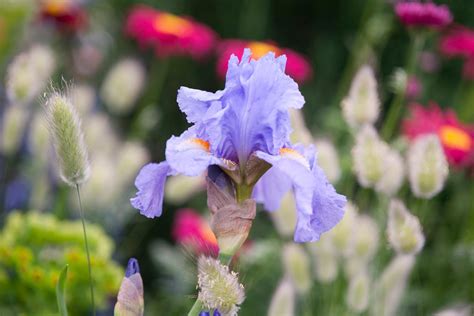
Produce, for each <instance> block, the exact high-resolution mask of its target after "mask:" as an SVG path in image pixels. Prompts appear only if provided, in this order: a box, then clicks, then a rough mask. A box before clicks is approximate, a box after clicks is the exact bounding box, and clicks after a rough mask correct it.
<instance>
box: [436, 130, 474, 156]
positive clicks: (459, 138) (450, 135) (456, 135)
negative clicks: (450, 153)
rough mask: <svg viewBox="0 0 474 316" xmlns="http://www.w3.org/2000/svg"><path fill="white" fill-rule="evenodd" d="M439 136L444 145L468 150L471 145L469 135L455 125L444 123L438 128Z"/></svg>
mask: <svg viewBox="0 0 474 316" xmlns="http://www.w3.org/2000/svg"><path fill="white" fill-rule="evenodd" d="M439 137H440V139H441V142H442V143H443V145H444V146H446V147H448V148H451V149H457V150H461V151H465V152H468V151H469V150H470V149H471V146H472V140H471V137H470V135H469V134H468V133H467V132H466V131H464V130H462V129H460V128H457V127H455V126H451V125H444V126H442V127H441V128H440V130H439Z"/></svg>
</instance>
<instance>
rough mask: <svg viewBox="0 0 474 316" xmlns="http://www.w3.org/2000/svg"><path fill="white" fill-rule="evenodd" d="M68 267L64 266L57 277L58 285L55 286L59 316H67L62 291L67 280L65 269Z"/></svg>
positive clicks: (64, 292) (63, 292)
mask: <svg viewBox="0 0 474 316" xmlns="http://www.w3.org/2000/svg"><path fill="white" fill-rule="evenodd" d="M68 267H69V265H67V264H66V265H65V266H64V269H63V271H61V274H60V275H59V280H58V284H57V285H56V299H57V300H58V309H59V315H61V316H67V306H66V297H65V294H66V291H65V290H64V284H65V282H66V278H67V269H68Z"/></svg>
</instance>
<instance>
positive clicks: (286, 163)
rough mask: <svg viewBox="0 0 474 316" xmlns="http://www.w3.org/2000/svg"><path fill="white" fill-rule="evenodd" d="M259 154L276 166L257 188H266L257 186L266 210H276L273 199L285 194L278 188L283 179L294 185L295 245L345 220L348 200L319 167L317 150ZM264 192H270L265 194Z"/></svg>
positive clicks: (316, 237) (313, 238) (314, 239)
mask: <svg viewBox="0 0 474 316" xmlns="http://www.w3.org/2000/svg"><path fill="white" fill-rule="evenodd" d="M297 148H298V149H299V147H297ZM256 154H257V156H258V157H259V158H261V159H263V160H265V161H267V162H268V163H270V164H272V165H273V167H272V168H271V169H270V170H269V171H268V172H267V173H266V174H265V175H263V177H262V178H261V179H260V181H259V183H257V186H260V185H262V186H263V185H264V186H265V188H263V187H257V194H256V197H257V198H259V200H262V197H263V202H264V204H265V206H266V207H267V206H270V207H271V209H270V210H272V209H274V207H275V205H277V204H275V202H274V201H271V200H275V196H278V197H279V198H280V199H281V197H282V196H283V195H284V193H286V192H282V190H281V188H279V182H281V178H282V177H285V176H286V177H287V178H288V179H290V180H291V182H292V185H293V191H294V194H295V200H296V208H297V211H298V219H297V224H296V229H295V236H294V240H295V241H296V242H309V241H316V240H318V239H319V238H320V235H321V234H322V233H324V232H326V231H328V230H330V229H331V228H332V227H334V226H335V225H336V224H337V223H338V222H339V221H340V220H341V219H342V217H343V216H344V206H345V203H346V198H345V197H344V196H343V195H340V194H338V193H337V192H336V190H335V189H334V187H333V186H332V185H331V184H330V183H329V181H328V180H327V178H326V176H325V175H324V172H323V171H322V169H321V168H320V167H319V166H318V164H317V162H316V152H315V150H314V148H312V147H309V148H307V149H306V150H305V151H304V152H299V151H298V150H296V149H292V148H287V149H286V148H285V149H284V150H282V151H281V153H280V155H278V156H272V155H268V154H266V153H263V152H257V153H256ZM272 169H273V171H272ZM270 171H272V172H271V173H270ZM262 190H265V191H264V192H270V193H268V194H266V195H265V194H262ZM271 193H273V195H272V194H271ZM276 194H278V195H276ZM279 203H280V201H278V205H279Z"/></svg>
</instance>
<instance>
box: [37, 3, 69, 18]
mask: <svg viewBox="0 0 474 316" xmlns="http://www.w3.org/2000/svg"><path fill="white" fill-rule="evenodd" d="M70 6H71V0H44V1H43V11H44V12H46V13H47V14H49V15H52V16H57V15H60V14H64V13H65V12H67V11H68V9H69V8H70Z"/></svg>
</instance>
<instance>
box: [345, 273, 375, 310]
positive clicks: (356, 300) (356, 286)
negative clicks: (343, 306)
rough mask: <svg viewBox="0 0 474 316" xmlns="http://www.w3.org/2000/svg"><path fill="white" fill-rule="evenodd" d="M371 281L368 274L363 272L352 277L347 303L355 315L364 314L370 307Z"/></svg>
mask: <svg viewBox="0 0 474 316" xmlns="http://www.w3.org/2000/svg"><path fill="white" fill-rule="evenodd" d="M369 291H370V279H369V276H368V274H367V272H366V271H365V270H364V269H362V271H361V272H359V273H357V274H356V275H355V276H353V277H351V279H350V282H349V288H348V290H347V296H346V303H347V306H348V307H349V309H350V310H351V311H353V312H354V313H362V312H363V311H365V310H366V309H367V307H368V305H369Z"/></svg>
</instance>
